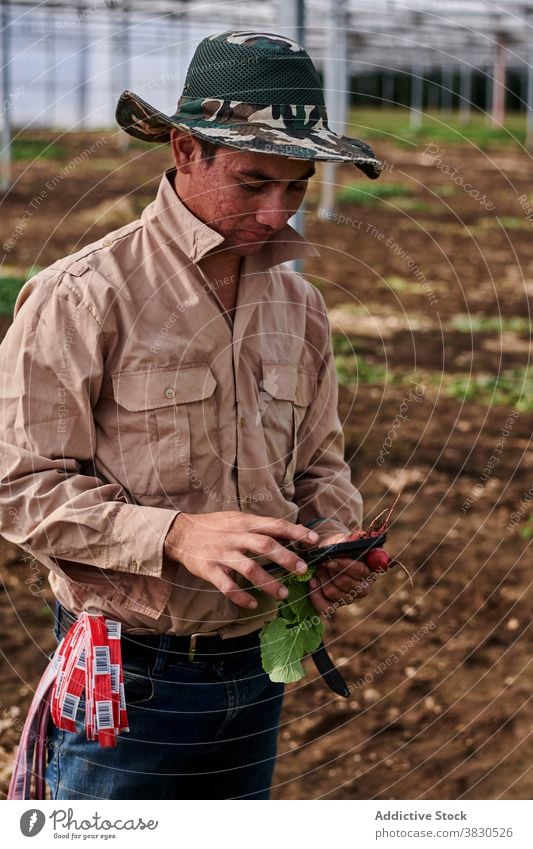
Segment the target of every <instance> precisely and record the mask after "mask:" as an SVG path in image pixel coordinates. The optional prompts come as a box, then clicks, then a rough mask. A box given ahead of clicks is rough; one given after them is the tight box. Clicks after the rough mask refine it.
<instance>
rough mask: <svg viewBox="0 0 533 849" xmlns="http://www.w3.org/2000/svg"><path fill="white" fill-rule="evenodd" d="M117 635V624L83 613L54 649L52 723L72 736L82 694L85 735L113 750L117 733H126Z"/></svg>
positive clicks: (122, 675) (122, 682) (120, 657)
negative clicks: (56, 652)
mask: <svg viewBox="0 0 533 849" xmlns="http://www.w3.org/2000/svg"><path fill="white" fill-rule="evenodd" d="M120 633H121V625H120V622H116V621H115V620H113V619H106V618H105V617H104V616H92V615H89V614H88V613H82V614H81V615H80V617H79V618H78V619H77V620H76V622H74V623H73V625H72V626H71V628H70V629H69V631H68V632H67V634H66V636H65V638H64V640H63V642H62V643H61V645H60V647H59V649H58V655H57V673H56V678H55V681H54V686H53V690H52V700H51V716H52V721H53V723H54V725H56V726H57V727H58V728H62V729H64V730H65V731H72V732H75V731H76V730H77V728H76V721H77V714H78V708H79V704H80V701H81V698H82V696H83V693H84V691H85V733H86V736H87V739H88V740H98V742H99V744H100V745H101V746H116V737H117V734H120V732H121V731H129V728H128V716H127V712H126V704H125V701H124V671H123V668H122V654H121V650H120Z"/></svg>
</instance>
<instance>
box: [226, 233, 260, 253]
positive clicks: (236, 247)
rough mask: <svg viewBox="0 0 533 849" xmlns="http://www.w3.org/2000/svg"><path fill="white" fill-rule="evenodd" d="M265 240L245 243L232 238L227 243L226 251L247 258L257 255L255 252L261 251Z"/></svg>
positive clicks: (242, 240)
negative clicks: (249, 255)
mask: <svg viewBox="0 0 533 849" xmlns="http://www.w3.org/2000/svg"><path fill="white" fill-rule="evenodd" d="M266 241H267V240H266V239H261V240H259V239H258V240H257V241H253V242H252V241H245V239H243V238H241V239H239V238H238V237H237V238H234V239H232V240H231V242H228V250H229V251H230V252H231V253H232V254H237V255H238V256H247V255H248V254H253V253H257V251H259V250H261V248H262V247H263V245H264V244H265V242H266Z"/></svg>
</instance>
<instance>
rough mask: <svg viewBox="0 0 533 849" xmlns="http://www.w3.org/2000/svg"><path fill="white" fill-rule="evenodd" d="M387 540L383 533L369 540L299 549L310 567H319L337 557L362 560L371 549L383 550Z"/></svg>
mask: <svg viewBox="0 0 533 849" xmlns="http://www.w3.org/2000/svg"><path fill="white" fill-rule="evenodd" d="M386 539H387V534H386V533H383V534H380V535H379V536H377V537H369V538H368V539H364V538H363V539H350V540H347V541H346V542H334V543H332V544H331V545H324V546H322V547H320V548H307V549H303V550H302V549H298V554H300V555H301V558H302V560H305V562H306V563H307V564H308V565H309V566H319V565H320V563H324V562H325V561H326V560H333V559H334V558H336V557H350V558H351V559H352V560H360V559H361V556H362V555H364V554H366V552H367V551H370V549H371V548H382V547H383V545H384V543H385V541H386Z"/></svg>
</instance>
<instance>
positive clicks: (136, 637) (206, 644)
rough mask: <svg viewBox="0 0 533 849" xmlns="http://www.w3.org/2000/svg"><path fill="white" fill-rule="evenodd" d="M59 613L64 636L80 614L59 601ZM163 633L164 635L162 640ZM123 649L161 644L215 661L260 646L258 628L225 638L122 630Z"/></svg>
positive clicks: (195, 657) (184, 654)
mask: <svg viewBox="0 0 533 849" xmlns="http://www.w3.org/2000/svg"><path fill="white" fill-rule="evenodd" d="M56 617H57V620H58V623H59V629H60V632H61V635H62V636H65V634H66V633H67V631H68V630H69V628H70V627H71V625H72V624H73V622H75V621H76V619H77V617H76V616H74V614H73V613H70V611H69V610H67V609H66V608H65V607H63V605H57V613H56ZM162 637H164V638H165V640H164V643H162ZM121 645H122V652H123V654H124V655H125V656H127V655H128V654H129V653H130V651H131V652H134V651H135V652H138V651H139V650H141V651H143V650H146V651H150V650H152V651H155V650H157V649H158V648H160V647H161V646H162V645H164V646H165V651H167V652H168V653H169V654H176V655H178V656H182V657H183V658H187V659H188V660H190V661H191V662H194V661H202V662H204V663H206V662H208V661H214V660H216V659H217V658H218V660H220V658H221V657H224V658H229V659H232V658H236V659H237V655H239V654H242V653H244V652H246V651H250V650H252V649H256V648H258V647H259V630H257V631H252V633H251V634H245V635H244V636H242V637H228V638H226V639H222V637H219V636H218V635H216V634H191V635H190V636H178V635H176V634H129V633H128V632H127V631H126V632H124V631H123V632H122V637H121Z"/></svg>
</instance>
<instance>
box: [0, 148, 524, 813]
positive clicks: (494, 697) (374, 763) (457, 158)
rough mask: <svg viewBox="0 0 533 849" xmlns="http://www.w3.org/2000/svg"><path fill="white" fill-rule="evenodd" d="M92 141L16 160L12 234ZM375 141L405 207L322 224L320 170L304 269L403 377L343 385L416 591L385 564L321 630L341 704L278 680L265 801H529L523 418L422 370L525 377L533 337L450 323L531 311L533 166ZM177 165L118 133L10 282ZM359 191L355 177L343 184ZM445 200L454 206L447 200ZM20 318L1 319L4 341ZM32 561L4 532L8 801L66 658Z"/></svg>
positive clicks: (361, 463)
mask: <svg viewBox="0 0 533 849" xmlns="http://www.w3.org/2000/svg"><path fill="white" fill-rule="evenodd" d="M99 138H100V137H99V136H98V135H97V134H76V133H72V134H69V135H68V136H65V138H64V139H61V145H62V146H63V147H64V148H65V154H64V156H63V158H62V159H61V160H60V161H59V160H58V161H54V160H45V159H40V160H37V161H35V162H32V163H24V162H18V163H15V165H14V175H15V178H16V181H15V184H14V186H13V190H12V191H11V192H10V193H9V195H8V196H7V197H6V198H5V199H4V200H3V201H2V219H3V234H4V235H3V239H4V242H6V241H7V239H8V238H9V234H12V233H13V232H14V228H15V227H16V226H17V224H18V223H19V222H20V221H21V219H22V217H23V216H24V213H25V212H26V211H27V210H28V208H29V204H30V202H31V201H32V198H34V197H35V195H36V194H38V193H39V192H40V191H42V189H43V187H44V186H45V185H46V181H47V180H48V181H49V180H51V179H52V178H53V177H54V176H55V175H56V176H57V175H58V174H61V173H62V169H65V166H66V165H67V164H68V163H69V162H73V161H74V158H75V157H76V156H80V154H81V153H82V152H83V151H85V150H87V149H88V148H89V147H90V146H91V145H93V150H94V145H95V143H96V142H97V141H98V139H99ZM375 147H376V151H377V153H378V155H379V156H380V157H381V158H383V159H384V160H385V161H386V162H387V163H388V170H387V171H386V172H385V173H384V174H383V175H382V177H381V180H382V181H383V182H385V181H387V182H390V183H393V182H399V183H403V184H407V185H408V186H409V187H410V189H411V191H412V194H411V196H410V197H411V198H413V199H414V201H415V203H414V205H413V206H411V208H406V207H408V204H407V205H406V204H405V202H404V203H403V206H402V201H405V199H404V198H401V197H398V198H395V197H391V198H387V199H383V200H381V201H379V202H378V203H376V204H375V205H372V206H361V205H354V204H347V205H343V206H342V207H341V206H337V207H336V212H337V213H339V214H340V213H342V214H343V215H345V216H346V217H347V218H348V217H349V218H351V221H349V222H347V223H346V222H344V223H339V221H338V220H333V219H332V218H330V219H329V220H328V219H327V218H326V217H325V215H324V213H323V212H321V206H320V198H319V189H320V182H319V181H320V172H319V176H318V178H315V181H314V185H312V186H311V188H310V190H309V203H308V206H307V208H306V210H307V212H306V236H307V237H308V238H309V239H311V241H313V242H314V243H315V244H316V245H317V247H318V248H319V250H320V252H321V256H320V257H319V258H316V259H312V260H307V261H306V265H305V269H304V270H305V273H306V274H307V275H309V276H310V278H311V279H312V280H313V282H314V283H315V284H316V285H317V286H319V288H320V289H321V291H322V293H323V295H324V297H325V300H326V302H327V304H328V307H329V308H330V316H331V324H332V330H333V331H334V332H335V333H339V334H347V336H348V337H349V340H350V343H351V344H352V345H353V346H354V350H355V352H356V353H357V355H359V356H361V357H363V358H364V359H365V360H366V361H367V362H368V363H371V364H374V365H375V366H384V367H386V368H387V370H388V371H390V373H391V375H392V374H403V375H404V376H406V381H404V384H403V385H399V384H397V383H394V382H388V383H387V384H386V385H385V386H383V385H381V384H380V383H378V382H375V383H368V382H363V381H362V380H360V381H359V382H358V383H356V384H350V385H346V386H344V385H342V386H341V387H340V395H339V414H340V417H341V420H342V422H343V427H344V433H345V444H346V458H347V460H348V461H349V463H350V466H351V468H352V479H353V482H354V483H355V484H356V486H358V488H359V489H360V490H361V492H362V494H363V497H364V501H365V512H366V516H367V521H368V520H369V519H370V518H371V517H372V516H374V515H376V514H377V513H378V512H380V511H381V510H382V509H383V508H384V507H385V506H386V505H388V504H390V503H391V502H392V499H393V497H394V496H395V495H396V494H397V493H398V492H400V491H401V493H402V494H401V497H400V501H399V504H398V506H397V509H396V512H395V517H394V521H393V524H392V528H391V530H390V533H389V538H388V544H387V547H388V550H389V551H390V552H392V553H394V555H395V556H396V557H398V558H399V559H400V560H401V561H402V562H403V563H404V564H405V565H406V566H407V568H408V569H409V571H410V573H411V576H412V580H413V587H411V586H410V584H409V581H408V579H407V577H406V576H405V574H404V573H403V572H402V571H401V570H400V569H399V568H398V567H395V568H394V569H392V570H390V571H389V572H388V573H386V574H385V575H383V576H381V577H380V578H379V579H378V580H377V581H376V582H375V584H374V585H373V586H372V587H371V590H370V592H369V594H368V596H367V597H366V598H364V599H361V600H359V601H358V602H356V603H354V604H352V605H350V606H348V607H345V608H341V609H340V610H338V611H337V612H336V614H335V615H334V616H333V617H332V618H331V620H330V622H329V624H328V644H329V650H330V653H331V655H332V656H333V657H334V658H335V660H336V662H337V664H338V665H339V666H340V668H341V669H342V671H343V674H344V676H345V678H346V680H347V682H348V683H349V686H350V690H351V696H350V698H349V699H342V698H340V697H337V696H335V695H334V694H333V693H331V692H330V691H329V690H327V689H326V688H325V686H324V685H323V683H322V681H321V680H320V678H318V680H317V672H316V670H315V668H314V666H313V664H312V662H311V661H306V668H307V670H308V675H307V676H306V678H305V679H304V680H303V681H301V682H299V683H298V684H296V685H291V686H289V687H287V696H286V700H285V706H284V711H283V717H282V726H281V733H280V740H279V758H278V764H277V769H276V774H275V786H274V791H273V796H274V798H278V799H316V798H327V799H460V798H465V799H497V798H503V799H529V798H531V796H532V794H533V776H532V773H531V761H532V755H533V751H532V750H533V746H532V744H531V736H530V729H531V723H532V719H533V717H532V709H531V701H530V699H531V695H530V694H531V673H530V672H529V674H528V665H529V664H530V657H531V636H530V619H531V611H530V603H529V605H528V603H527V593H528V591H530V587H531V578H530V574H529V572H530V568H528V564H530V561H531V553H530V543H529V539H528V537H527V533H528V528H531V523H532V519H531V513H532V511H531V494H529V495H528V491H529V492H531V491H530V490H529V488H530V485H531V470H532V465H533V460H532V454H531V447H530V446H531V430H532V423H533V414H532V413H531V412H518V411H516V410H514V409H513V407H512V406H509V407H504V406H492V407H491V406H488V405H486V404H481V403H474V401H471V400H467V401H465V402H460V401H458V400H456V399H454V398H451V397H448V396H447V394H446V393H445V392H444V391H443V388H442V387H441V386H439V385H438V383H437V385H431V386H430V385H429V384H427V383H426V382H425V380H424V379H423V377H417V376H419V375H422V376H423V375H424V374H425V373H427V372H432V373H437V374H439V375H442V377H443V380H444V378H447V377H449V376H450V375H454V374H459V373H465V372H466V373H471V374H472V375H474V376H475V375H489V376H490V375H492V376H494V375H495V374H498V373H500V372H501V371H502V370H507V369H523V368H524V367H525V366H527V365H528V363H529V355H530V354H529V352H530V336H529V332H524V331H523V330H519V331H516V330H513V331H510V330H508V329H507V327H508V326H509V325H508V324H504V326H503V329H502V331H501V332H496V331H494V330H492V331H487V330H485V331H483V332H476V333H475V334H472V333H468V332H460V331H459V330H457V329H453V328H452V327H451V325H450V323H451V321H452V319H453V317H454V316H457V314H467V313H468V314H470V315H474V316H493V317H499V316H502V317H504V318H506V319H511V318H512V317H521V318H522V319H524V318H527V317H528V316H529V314H530V298H531V295H532V294H533V240H532V238H531V230H530V226H531V225H530V223H529V221H528V220H527V218H526V210H525V208H524V206H523V202H520V201H519V197H520V196H523V195H527V194H528V193H531V192H533V177H532V176H531V169H530V162H529V157H528V155H527V153H525V152H523V151H520V150H519V149H518V148H513V149H510V148H509V147H502V148H498V147H495V148H491V149H490V151H480V150H477V149H475V148H474V147H473V146H472V145H470V144H465V145H449V146H448V148H447V149H446V150H445V151H444V152H441V153H440V154H439V162H438V161H437V160H436V158H435V157H433V158H432V157H430V156H429V155H428V154H427V153H425V152H424V148H423V147H422V146H421V147H419V148H413V150H405V149H401V150H399V149H396V148H395V147H394V146H393V145H392V144H388V143H380V144H379V149H378V145H376V146H375ZM443 163H446V165H447V166H448V170H447V172H446V169H444V167H443ZM169 164H170V162H169V158H168V150H166V149H165V147H159V148H157V149H151V148H149V147H146V146H142V147H141V146H140V145H139V146H134V147H131V148H130V149H128V150H119V149H118V148H117V144H116V141H115V140H114V138H111V137H108V138H107V141H106V142H105V143H103V144H101V145H100V146H99V147H98V148H97V149H96V150H95V152H91V154H90V155H89V156H86V157H85V158H82V161H81V162H80V163H79V164H77V165H76V167H71V168H69V170H68V174H66V175H65V176H64V177H63V178H62V179H61V180H60V181H56V182H58V185H57V186H56V188H54V189H53V190H51V191H48V193H47V195H46V197H45V198H44V200H43V202H42V203H41V205H40V206H39V209H38V211H36V212H35V213H34V214H32V215H31V216H29V217H28V216H26V224H25V226H24V228H23V231H22V233H21V235H20V237H19V238H17V239H16V240H15V244H14V245H13V246H12V248H11V250H10V251H9V252H8V253H7V255H5V258H4V263H5V264H6V265H7V266H8V267H10V270H9V273H12V271H13V270H15V271H16V270H17V269H18V270H19V271H20V272H21V273H23V271H24V270H25V269H26V268H27V267H28V266H31V265H36V266H40V267H44V266H46V265H48V264H49V263H51V262H53V261H54V260H56V259H57V258H59V257H60V256H64V255H66V254H68V253H70V252H72V251H74V250H76V249H77V248H78V247H80V246H81V245H84V244H88V243H89V242H90V241H93V240H94V239H96V238H99V237H100V236H102V235H104V234H105V233H106V232H108V231H109V230H111V229H113V228H114V227H115V226H119V225H120V224H122V223H123V222H124V221H127V220H131V219H132V218H135V217H136V216H137V215H138V214H139V212H140V210H141V209H142V208H143V206H144V205H145V204H146V203H148V202H149V201H150V200H151V199H152V197H153V196H154V194H155V191H156V189H157V184H158V181H159V178H160V174H161V172H162V170H163V169H164V168H165V167H168V166H169ZM453 169H458V171H456V172H455V174H456V175H457V174H458V173H459V174H461V175H462V178H463V180H464V181H465V182H468V183H469V184H470V189H469V191H470V192H471V193H470V194H469V193H468V191H467V189H466V187H464V188H463V187H461V186H460V185H458V183H457V182H456V177H455V178H452V176H450V174H453V173H454V172H453ZM359 177H361V179H362V181H363V180H364V178H363V177H362V175H361V174H360V172H358V171H356V170H354V169H353V168H352V167H349V166H346V167H342V168H338V169H337V172H336V178H335V179H336V182H337V183H338V184H339V185H344V184H346V183H348V182H350V181H353V180H354V179H358V178H359ZM366 184H368V181H366V183H365V182H362V185H363V186H364V185H366ZM443 187H446V189H444V191H446V190H447V191H448V192H450V191H452V190H453V191H454V194H453V195H450V194H448V195H444V196H441V195H439V194H438V192H439V191H441V189H443ZM474 192H477V194H476V195H475V196H474ZM482 196H484V197H485V201H484V203H482V202H481V201H480V199H479V198H480V197H482ZM117 201H120V202H119V203H117ZM416 202H418V207H417V206H416ZM490 205H493V206H492V208H490ZM354 221H356V222H360V223H359V224H357V223H356V224H354V223H353V222H354ZM6 234H7V235H6ZM380 234H383V235H382V236H380ZM394 245H397V246H398V247H397V249H396V248H395V247H394ZM415 266H417V267H418V272H419V273H418V274H417V268H416V267H415ZM4 273H8V272H7V271H6V270H5V269H4ZM398 278H400V281H399V282H398ZM391 280H392V281H393V284H394V281H395V280H396V287H394V285H392V286H391V283H390V281H391ZM387 281H388V282H387ZM8 326H9V318H6V317H4V318H3V319H2V324H1V326H0V332H1V333H2V334H3V333H4V332H5V330H6V329H7V327H8ZM410 375H412V376H413V380H412V384H411V385H410V384H409V376H410ZM417 380H418V382H417ZM417 386H418V387H419V394H417V393H416V391H415V390H416V387H417ZM409 387H411V388H409ZM400 413H402V414H403V418H400V417H399V414H400ZM491 457H492V458H496V460H495V461H494V460H493V461H492V465H490V463H491ZM487 464H489V465H487ZM513 514H514V516H515V519H513V517H512V515H513ZM516 516H518V518H517V519H516ZM21 554H22V552H21V551H20V550H18V549H17V548H16V547H15V546H13V545H12V544H10V543H8V542H7V541H5V540H1V539H0V563H1V572H0V574H1V576H2V587H1V588H0V613H1V618H0V623H1V624H0V640H1V646H2V649H3V654H4V657H3V673H2V694H1V698H0V744H1V747H0V792H2V793H3V794H4V795H5V794H6V792H7V786H8V781H9V774H10V770H11V765H12V758H13V753H14V749H15V747H16V744H17V742H18V737H19V734H20V730H21V728H22V725H23V721H24V717H25V714H26V711H27V708H28V705H29V702H30V700H31V694H32V690H33V688H34V687H35V685H36V683H37V681H38V678H39V676H40V674H41V672H42V670H43V668H44V666H45V665H46V659H47V654H48V652H49V651H50V650H51V649H52V648H53V646H54V639H53V636H52V633H51V624H52V609H53V597H52V594H51V592H50V590H49V588H48V585H47V582H46V575H45V574H44V572H45V570H44V569H43V570H42V572H38V571H36V570H35V569H33V570H32V569H31V567H30V566H29V565H28V564H27V563H24V562H23V560H22V559H21ZM529 599H531V596H530V595H529Z"/></svg>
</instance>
